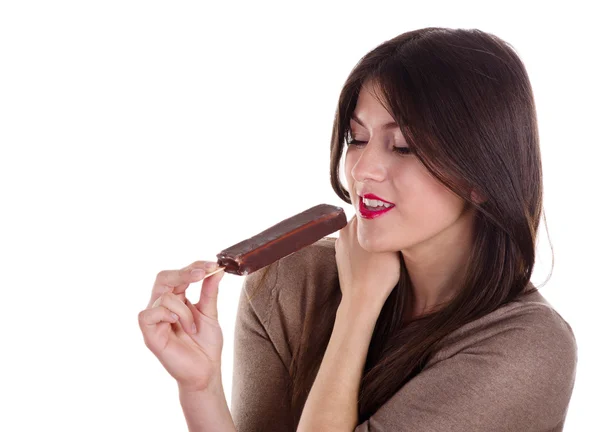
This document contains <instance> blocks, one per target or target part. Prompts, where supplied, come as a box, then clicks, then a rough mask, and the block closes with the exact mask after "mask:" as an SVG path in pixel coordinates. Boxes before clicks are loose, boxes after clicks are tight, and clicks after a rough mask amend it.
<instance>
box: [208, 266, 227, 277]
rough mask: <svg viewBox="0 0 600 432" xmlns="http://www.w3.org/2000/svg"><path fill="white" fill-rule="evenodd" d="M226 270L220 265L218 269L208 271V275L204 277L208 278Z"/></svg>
mask: <svg viewBox="0 0 600 432" xmlns="http://www.w3.org/2000/svg"><path fill="white" fill-rule="evenodd" d="M224 270H225V267H219V268H218V269H216V270H213V271H211V272H210V273H206V275H205V276H204V279H206V278H207V277H209V276H212V275H214V274H216V273H219V272H222V271H224Z"/></svg>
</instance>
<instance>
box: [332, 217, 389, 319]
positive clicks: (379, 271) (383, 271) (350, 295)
mask: <svg viewBox="0 0 600 432" xmlns="http://www.w3.org/2000/svg"><path fill="white" fill-rule="evenodd" d="M357 223H358V221H357V220H356V215H354V216H353V217H352V219H350V221H349V222H348V224H347V225H346V226H345V227H344V228H343V229H341V230H340V234H339V237H338V239H337V240H336V241H335V260H336V263H337V268H338V275H339V280H340V287H341V290H342V301H344V302H348V303H350V304H352V306H353V307H357V308H362V307H365V308H378V309H377V311H378V312H379V311H381V308H382V307H383V304H384V303H385V301H386V299H387V298H388V296H389V295H390V293H391V292H392V290H393V289H394V287H395V286H396V284H397V283H398V280H399V279H400V253H399V252H368V251H366V250H365V249H363V248H362V246H361V245H360V244H359V243H358V237H357Z"/></svg>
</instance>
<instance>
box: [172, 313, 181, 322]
mask: <svg viewBox="0 0 600 432" xmlns="http://www.w3.org/2000/svg"><path fill="white" fill-rule="evenodd" d="M171 316H172V317H173V319H174V320H175V321H177V320H178V319H179V317H178V316H177V314H176V313H174V312H172V313H171Z"/></svg>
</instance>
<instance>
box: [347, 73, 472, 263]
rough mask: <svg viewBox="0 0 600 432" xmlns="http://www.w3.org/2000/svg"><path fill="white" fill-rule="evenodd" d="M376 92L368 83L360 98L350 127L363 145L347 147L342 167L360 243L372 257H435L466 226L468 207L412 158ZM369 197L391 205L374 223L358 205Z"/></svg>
mask: <svg viewBox="0 0 600 432" xmlns="http://www.w3.org/2000/svg"><path fill="white" fill-rule="evenodd" d="M373 91H374V89H373V87H372V85H371V84H369V83H367V84H366V85H365V86H364V87H363V89H362V90H361V92H360V94H359V97H358V102H357V105H356V109H355V111H354V115H353V117H354V118H355V119H352V120H351V122H350V127H351V138H352V139H353V140H356V141H359V142H362V143H359V144H357V145H356V144H350V145H349V146H348V149H347V153H346V159H345V167H344V170H345V175H346V181H347V183H348V187H349V191H350V198H351V201H352V205H353V206H354V208H355V210H356V217H357V219H358V220H357V222H358V223H357V230H358V241H359V243H360V245H361V246H362V247H363V248H364V249H365V250H368V251H371V252H383V251H399V250H402V251H404V252H406V251H407V250H411V249H421V248H420V247H417V246H422V245H429V246H430V247H428V248H425V249H428V250H429V249H433V250H432V252H433V251H434V250H435V249H436V248H437V247H438V246H444V245H445V244H447V243H449V242H452V241H453V240H452V239H456V238H457V232H456V231H457V229H458V230H460V229H463V228H461V226H462V227H464V226H466V225H465V223H464V221H463V219H464V218H462V219H461V216H462V215H463V212H464V211H465V209H466V205H465V204H466V203H465V201H464V200H463V199H462V198H460V197H459V196H458V195H456V194H454V193H453V192H452V191H450V190H449V189H447V188H446V187H445V186H444V185H443V184H442V183H440V182H439V181H438V180H437V179H436V178H435V177H433V176H432V175H431V174H430V173H429V171H427V169H426V168H425V166H424V165H423V164H422V163H421V161H419V159H418V158H417V157H416V156H415V155H414V154H412V153H410V149H408V147H407V143H406V141H405V139H404V137H403V136H402V133H401V132H400V128H399V127H398V126H397V125H396V124H395V122H394V119H393V118H392V116H391V115H390V114H389V113H388V112H387V111H386V109H385V108H384V107H383V106H382V105H381V104H380V103H379V101H378V100H377V99H376V98H375V97H374V96H373ZM361 123H362V125H361ZM386 125H387V126H386ZM406 151H409V153H407V154H405V153H406ZM369 193H370V194H374V195H376V196H378V197H379V198H381V199H382V200H385V201H387V202H389V203H392V207H391V209H390V210H388V211H387V212H385V213H383V214H381V215H379V216H377V217H375V218H372V219H368V218H366V217H364V216H363V215H362V214H361V207H360V200H362V197H363V196H364V195H365V194H369ZM363 209H364V206H363ZM459 220H460V221H461V222H460V223H458V221H459Z"/></svg>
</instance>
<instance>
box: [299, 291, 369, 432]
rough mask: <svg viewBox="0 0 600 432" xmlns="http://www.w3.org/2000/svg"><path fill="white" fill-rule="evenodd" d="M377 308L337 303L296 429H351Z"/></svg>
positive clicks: (353, 425)
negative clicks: (333, 321)
mask: <svg viewBox="0 0 600 432" xmlns="http://www.w3.org/2000/svg"><path fill="white" fill-rule="evenodd" d="M379 312H380V308H367V309H365V307H364V306H362V307H361V308H354V307H352V306H351V305H350V303H349V302H346V301H344V299H343V298H342V302H341V303H340V305H339V307H338V311H337V315H336V319H335V324H334V327H333V332H332V334H331V338H330V340H329V344H328V345H327V350H326V351H325V356H324V357H323V361H322V362H321V366H320V368H319V372H318V374H317V377H316V379H315V382H314V384H313V386H312V388H311V390H310V393H309V395H308V399H307V400H306V404H305V405H304V409H303V411H302V416H301V417H300V423H299V425H298V431H299V432H303V431H315V430H318V431H324V432H327V431H332V432H333V431H348V432H350V431H353V430H354V428H355V427H356V425H357V424H358V391H359V386H360V380H361V377H362V372H363V368H364V366H365V361H366V358H367V352H368V350H369V343H370V341H371V336H372V334H373V330H374V328H375V324H376V322H377V317H378V316H379Z"/></svg>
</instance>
